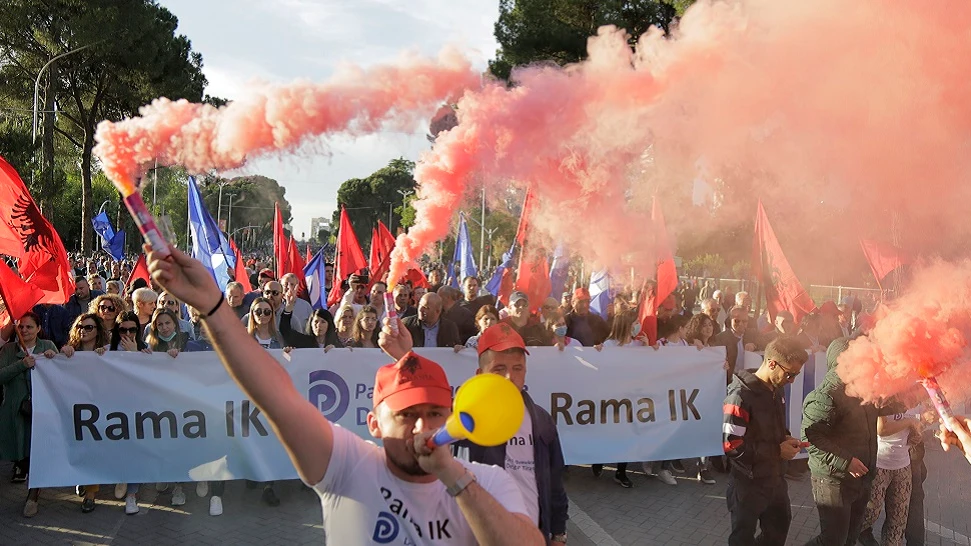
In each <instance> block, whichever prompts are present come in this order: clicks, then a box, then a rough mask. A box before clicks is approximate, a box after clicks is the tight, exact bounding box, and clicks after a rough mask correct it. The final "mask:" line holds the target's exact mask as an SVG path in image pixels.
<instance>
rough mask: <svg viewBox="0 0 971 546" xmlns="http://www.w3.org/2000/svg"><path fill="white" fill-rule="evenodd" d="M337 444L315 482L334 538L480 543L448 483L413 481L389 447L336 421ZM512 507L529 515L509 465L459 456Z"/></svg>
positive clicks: (346, 543)
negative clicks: (391, 462)
mask: <svg viewBox="0 0 971 546" xmlns="http://www.w3.org/2000/svg"><path fill="white" fill-rule="evenodd" d="M331 426H332V428H333V431H334V448H333V453H332V454H331V458H330V464H329V465H328V466H327V473H326V474H324V479H323V480H321V481H320V483H318V484H316V485H315V486H314V490H316V491H317V494H318V495H319V496H320V504H321V507H322V509H323V514H324V532H325V533H326V536H327V542H328V544H339V545H341V546H352V545H355V544H397V545H420V544H429V545H431V544H456V545H458V544H461V545H465V544H475V543H476V540H475V536H474V535H473V534H472V528H471V527H469V524H468V522H466V520H465V516H463V514H462V511H461V510H460V509H459V506H458V503H457V502H456V500H455V499H454V498H453V497H452V496H450V495H449V494H448V492H447V491H445V484H443V483H442V482H440V481H435V482H432V483H410V482H406V481H403V480H401V479H399V478H397V477H396V476H395V475H393V474H392V473H391V470H390V469H389V468H388V465H387V462H386V460H385V453H384V449H383V448H380V447H378V446H376V445H374V444H372V443H369V442H365V441H364V440H363V439H361V438H360V437H358V436H357V435H356V434H354V433H352V432H350V431H348V430H346V429H344V428H342V427H340V426H338V425H334V424H332V425H331ZM459 462H461V463H462V464H463V465H465V467H466V468H468V469H469V471H471V472H472V473H473V474H475V477H476V480H477V481H478V483H479V485H480V486H482V488H483V489H485V490H486V491H488V492H489V494H491V495H492V496H493V498H495V499H496V502H498V503H499V504H501V505H502V506H504V507H505V508H506V510H508V511H510V512H513V513H519V514H524V515H528V512H527V510H526V506H525V505H524V504H523V497H522V494H521V493H520V492H519V488H518V487H516V482H515V481H514V480H513V479H512V478H511V477H509V474H507V473H506V471H505V470H503V469H501V468H499V467H497V466H491V465H483V464H478V463H470V462H467V461H462V460H459Z"/></svg>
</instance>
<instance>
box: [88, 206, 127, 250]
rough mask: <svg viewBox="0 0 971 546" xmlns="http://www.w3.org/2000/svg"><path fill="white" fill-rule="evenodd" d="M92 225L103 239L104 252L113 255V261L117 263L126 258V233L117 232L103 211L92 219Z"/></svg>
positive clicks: (102, 247)
mask: <svg viewBox="0 0 971 546" xmlns="http://www.w3.org/2000/svg"><path fill="white" fill-rule="evenodd" d="M91 225H92V226H93V227H94V232H95V233H97V234H98V237H100V238H101V249H102V250H104V251H105V252H107V253H108V254H111V257H112V259H114V260H115V261H116V262H117V261H119V260H121V259H122V258H124V257H125V232H124V231H119V232H117V233H116V232H115V228H113V227H112V226H111V220H110V219H108V214H107V213H105V212H104V211H101V212H100V213H99V214H98V215H97V216H95V217H94V218H92V219H91Z"/></svg>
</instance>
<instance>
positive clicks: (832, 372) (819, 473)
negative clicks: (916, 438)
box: [802, 337, 907, 546]
mask: <svg viewBox="0 0 971 546" xmlns="http://www.w3.org/2000/svg"><path fill="white" fill-rule="evenodd" d="M849 344H850V340H849V339H847V338H845V337H841V338H837V339H836V340H834V341H833V342H832V343H830V345H829V348H828V349H827V350H826V364H827V366H828V368H829V369H828V371H827V372H826V377H825V378H823V383H822V384H821V385H820V386H818V387H816V389H814V390H813V391H812V392H811V393H809V395H808V396H806V400H805V401H804V402H803V406H802V438H803V440H805V441H807V442H809V443H810V444H812V445H811V446H809V470H810V471H811V472H812V484H813V498H814V499H815V500H816V510H817V511H818V512H819V536H817V537H815V538H814V539H812V540H811V541H809V542H807V543H806V544H814V545H816V544H818V545H820V546H824V545H825V546H830V545H832V546H842V545H844V544H845V545H846V546H852V545H855V544H856V542H857V539H858V538H859V536H860V531H861V528H862V526H863V515H864V512H865V511H866V506H867V502H868V500H869V498H870V484H871V483H872V482H873V477H874V475H875V474H876V468H877V417H879V416H881V415H893V414H895V413H903V412H904V411H905V410H906V409H907V408H906V407H905V406H904V405H903V404H901V403H899V402H897V401H894V402H893V403H890V404H887V405H884V406H882V407H877V406H876V405H874V404H869V403H864V402H863V400H861V399H860V398H856V397H854V396H850V395H849V394H847V392H846V384H845V383H843V380H842V379H841V378H840V376H839V374H838V373H837V367H838V365H839V356H840V354H842V353H843V351H845V350H846V349H847V348H848V347H849Z"/></svg>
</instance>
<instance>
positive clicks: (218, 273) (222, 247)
mask: <svg viewBox="0 0 971 546" xmlns="http://www.w3.org/2000/svg"><path fill="white" fill-rule="evenodd" d="M189 229H190V230H191V231H192V257H193V258H195V259H197V260H199V261H200V262H202V265H204V266H206V269H208V270H209V272H210V273H212V277H213V278H214V279H216V284H218V285H219V289H220V290H223V291H225V290H226V285H227V284H228V283H229V279H230V275H229V270H230V269H232V268H234V267H235V266H236V255H235V254H233V251H232V249H231V248H230V247H229V241H227V240H226V236H225V235H223V233H222V232H221V231H219V227H218V226H216V221H215V220H213V219H212V216H211V215H210V214H209V211H208V210H206V205H205V203H204V202H203V201H202V195H201V194H200V193H199V188H198V187H197V186H196V179H195V178H194V177H191V176H190V177H189Z"/></svg>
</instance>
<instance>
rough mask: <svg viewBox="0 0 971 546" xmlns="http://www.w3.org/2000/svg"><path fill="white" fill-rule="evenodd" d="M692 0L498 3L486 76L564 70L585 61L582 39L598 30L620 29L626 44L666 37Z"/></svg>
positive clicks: (513, 0) (502, 0) (521, 0)
mask: <svg viewBox="0 0 971 546" xmlns="http://www.w3.org/2000/svg"><path fill="white" fill-rule="evenodd" d="M693 2H694V0H500V2H499V20H498V21H497V22H496V26H495V36H496V41H498V42H499V51H497V52H496V59H495V60H494V61H490V62H489V69H490V71H491V72H492V73H493V74H494V75H496V76H498V77H500V78H503V79H509V75H510V73H511V71H512V69H513V68H514V67H516V66H522V65H526V64H529V63H534V62H543V61H546V62H554V63H556V64H560V65H563V64H568V63H575V62H578V61H580V60H582V59H584V58H585V57H586V54H587V38H589V37H590V36H593V35H594V34H596V33H597V28H599V27H601V26H603V25H615V26H617V27H620V28H623V29H626V30H627V32H628V33H629V34H630V35H631V39H632V40H636V39H637V38H638V37H639V36H640V35H641V34H643V33H645V32H647V30H648V29H649V28H650V27H651V26H657V27H660V28H662V29H664V30H665V31H667V30H668V29H669V27H670V25H671V22H672V21H673V20H674V19H675V18H676V17H678V16H679V15H680V14H681V13H683V12H684V10H685V9H686V8H687V7H688V6H689V5H691V4H692V3H693Z"/></svg>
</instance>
